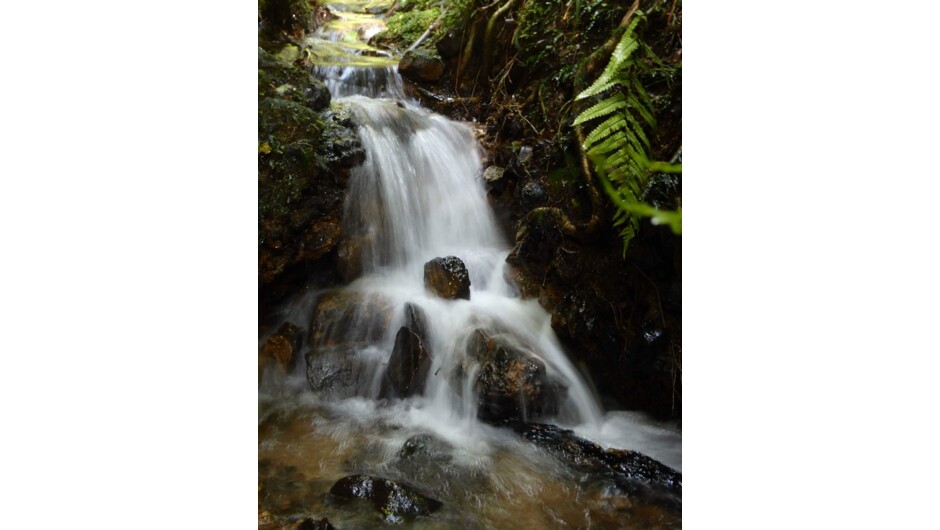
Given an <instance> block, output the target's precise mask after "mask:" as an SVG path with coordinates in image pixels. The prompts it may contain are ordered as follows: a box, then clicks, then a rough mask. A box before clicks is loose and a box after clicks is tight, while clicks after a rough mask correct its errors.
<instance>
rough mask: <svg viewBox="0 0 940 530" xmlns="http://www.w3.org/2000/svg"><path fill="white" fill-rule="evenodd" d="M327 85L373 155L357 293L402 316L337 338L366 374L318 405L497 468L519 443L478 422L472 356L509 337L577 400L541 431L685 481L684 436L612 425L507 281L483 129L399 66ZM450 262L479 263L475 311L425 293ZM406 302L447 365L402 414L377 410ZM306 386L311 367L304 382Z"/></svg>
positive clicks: (364, 314) (472, 269)
mask: <svg viewBox="0 0 940 530" xmlns="http://www.w3.org/2000/svg"><path fill="white" fill-rule="evenodd" d="M324 38H332V37H330V36H329V35H325V36H324ZM315 74H316V75H318V76H320V77H322V78H324V79H325V81H326V82H327V84H328V87H329V89H330V90H331V93H332V95H333V101H334V102H336V103H342V104H345V105H348V106H349V107H351V108H352V110H353V113H354V115H355V121H356V123H357V125H358V132H359V136H360V139H361V141H362V144H363V147H364V149H365V151H366V160H365V162H364V163H363V164H362V166H361V167H359V168H356V169H355V170H354V171H353V173H352V176H351V179H350V183H349V190H348V193H347V199H346V206H345V211H344V232H345V234H346V236H347V237H350V238H358V240H359V241H362V244H363V246H362V249H363V251H362V269H363V275H362V276H361V277H360V278H359V279H357V280H355V281H354V282H352V283H351V284H350V285H348V286H347V287H346V288H344V291H345V292H346V293H355V294H356V295H358V296H362V297H363V298H364V299H368V300H372V301H375V302H376V303H378V304H380V305H382V306H384V307H388V308H390V311H391V316H390V317H389V316H388V315H383V314H381V312H379V313H376V312H375V311H371V312H370V311H365V310H363V311H361V312H357V313H356V314H355V315H354V316H352V317H351V318H352V319H353V322H354V325H353V326H352V328H353V331H352V332H347V331H344V332H342V333H340V332H339V331H337V332H336V333H332V332H331V333H327V334H326V336H325V337H324V340H322V341H321V342H322V343H323V344H321V345H320V346H324V345H325V344H326V343H327V342H330V343H333V342H343V341H346V342H354V343H356V344H357V345H358V346H357V349H356V356H357V364H356V370H357V371H358V373H356V374H355V377H353V379H354V383H351V384H350V385H348V386H347V387H346V388H344V389H341V390H340V391H338V392H333V393H328V394H325V395H323V396H318V397H316V398H315V399H317V400H322V404H324V405H325V406H327V407H329V408H330V409H331V410H333V411H334V412H335V413H337V414H339V415H341V416H344V417H347V418H349V420H350V421H352V422H354V423H357V424H362V423H366V424H368V423H369V422H372V421H379V420H381V421H382V422H384V423H388V422H391V423H394V424H396V425H399V426H400V427H401V428H403V429H404V430H405V431H404V432H422V431H426V432H432V433H434V434H435V435H436V436H438V437H439V438H441V439H443V440H446V441H447V442H449V443H450V444H451V445H452V446H454V447H455V449H456V450H458V452H460V451H462V453H461V454H463V455H465V456H468V455H469V457H470V458H471V459H476V458H482V459H484V460H485V455H486V454H488V453H489V451H490V450H491V446H492V445H493V444H498V443H503V442H504V440H505V435H504V434H499V433H498V432H497V431H498V430H497V429H494V428H492V427H490V426H487V425H485V424H481V423H480V422H479V421H478V420H477V406H476V399H477V396H476V394H475V392H474V388H473V383H474V378H475V375H476V374H477V366H476V362H475V359H473V358H470V357H469V356H468V355H467V352H466V343H467V340H468V338H469V337H470V335H471V334H472V333H473V332H474V330H476V329H480V328H482V329H487V330H498V332H499V333H500V334H501V336H502V337H504V338H506V339H508V340H510V341H511V342H512V343H513V344H514V345H515V346H517V347H518V348H519V349H521V350H524V351H527V352H528V353H529V354H530V355H532V356H533V357H535V358H537V359H539V360H540V361H541V362H542V363H544V365H545V366H546V371H547V373H548V376H549V377H550V378H551V379H552V380H554V381H557V382H560V383H561V385H562V386H563V387H564V388H565V389H566V392H565V393H564V396H563V398H562V399H561V402H560V403H559V409H558V414H557V416H556V417H553V418H539V419H538V421H542V422H546V423H555V424H558V425H562V426H566V427H569V428H574V429H575V430H576V432H577V433H578V434H579V435H580V436H583V437H585V438H588V439H591V440H594V441H596V442H597V443H600V444H601V445H603V446H605V447H618V448H626V449H639V450H642V451H643V452H645V453H646V454H649V455H650V456H652V457H654V458H658V459H660V460H661V461H663V462H664V463H665V464H667V465H669V466H671V467H674V468H676V469H680V470H681V453H680V451H679V449H678V447H679V444H680V443H681V442H680V441H679V436H680V435H678V434H677V433H675V432H674V431H672V430H670V429H661V428H659V427H653V426H651V425H649V424H647V423H646V422H645V420H643V419H642V418H641V417H638V416H631V415H627V414H625V413H609V414H606V415H605V414H604V412H603V411H602V408H601V407H600V405H599V403H598V402H597V399H596V397H595V396H594V395H593V393H592V391H591V390H590V388H589V386H588V385H587V384H586V383H585V381H584V380H583V379H582V377H581V375H580V374H579V372H578V370H577V369H575V367H574V366H573V365H572V363H571V361H570V360H569V359H568V357H567V356H566V354H565V352H564V350H563V348H562V346H561V345H560V343H559V341H558V338H557V337H556V336H555V334H554V332H553V330H552V328H551V318H550V315H549V314H548V312H546V311H545V310H544V309H543V308H542V307H541V306H540V305H539V304H538V303H537V302H536V301H534V300H523V299H521V298H520V297H519V296H518V294H517V290H516V289H515V287H514V286H513V285H512V284H511V283H510V282H509V281H508V280H507V279H506V276H505V274H504V269H505V267H506V263H505V259H506V256H507V254H508V252H509V250H510V245H509V243H508V242H507V241H506V240H505V239H504V238H503V236H502V234H501V232H500V230H499V228H498V226H497V223H496V219H495V217H494V214H493V212H492V210H491V209H490V207H489V205H488V203H487V201H486V192H485V189H484V187H483V181H482V178H481V174H482V167H481V164H482V152H481V148H480V145H479V144H478V142H477V141H476V140H475V138H474V135H473V131H472V129H471V128H470V127H469V126H468V125H466V124H462V123H457V122H454V121H451V120H449V119H447V118H445V117H443V116H440V115H437V114H435V113H432V112H430V111H428V110H426V109H423V108H421V107H420V106H418V105H417V104H416V103H415V102H413V101H411V100H409V99H408V98H407V97H406V96H405V93H404V89H403V83H402V80H401V78H400V76H399V75H398V72H397V68H396V67H395V66H389V67H384V68H383V67H374V68H362V67H355V66H324V67H317V68H316V69H315ZM443 256H457V257H459V258H460V259H461V260H462V261H463V262H464V263H465V264H466V266H467V269H468V271H469V273H470V279H471V287H470V300H444V299H441V298H439V297H437V296H436V295H434V294H432V293H430V292H428V291H427V290H426V289H425V286H424V280H423V270H424V264H425V263H426V262H427V261H429V260H431V259H433V258H435V257H443ZM406 303H411V304H413V305H416V306H418V307H420V308H422V309H423V311H424V315H425V317H426V319H427V332H428V339H429V340H428V342H429V344H428V349H429V351H430V355H431V357H432V359H433V361H432V366H431V369H430V370H429V371H428V376H427V381H426V386H425V391H424V393H423V395H421V396H415V397H412V398H408V399H405V400H400V401H396V402H394V403H390V404H389V403H381V402H377V400H378V398H379V394H380V387H381V379H382V376H383V374H384V370H385V366H386V365H387V363H388V358H389V356H390V355H391V352H392V348H393V344H394V339H395V334H396V333H397V331H398V329H399V327H401V326H402V325H403V323H404V306H405V304H406ZM379 328H384V332H383V333H381V336H379V337H377V338H376V337H370V335H371V330H375V329H379ZM315 346H317V345H315ZM324 349H325V350H328V348H325V347H324ZM342 354H348V353H347V352H346V351H343V352H342ZM301 364H302V363H301ZM303 374H304V367H303V366H300V367H299V369H298V372H297V373H296V374H295V378H296V379H295V383H298V382H299V381H302V380H303V379H302V378H303ZM303 384H304V386H305V381H304V383H303ZM401 436H402V434H401V433H399V434H398V435H396V437H395V440H398V438H401ZM455 454H456V453H455Z"/></svg>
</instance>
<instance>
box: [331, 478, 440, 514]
mask: <svg viewBox="0 0 940 530" xmlns="http://www.w3.org/2000/svg"><path fill="white" fill-rule="evenodd" d="M330 494H332V495H333V496H335V497H337V498H339V499H344V500H353V499H363V500H369V501H371V502H372V505H373V506H374V507H375V509H376V510H377V511H378V512H379V513H381V514H382V519H383V520H385V522H388V523H395V524H401V523H403V522H405V521H409V520H413V519H414V518H415V517H418V516H421V515H430V514H431V513H432V512H435V511H437V510H438V509H440V507H441V506H443V503H441V501H438V500H436V499H432V498H431V497H427V496H425V495H423V494H421V493H419V492H418V491H417V490H416V489H414V488H413V487H411V486H408V485H406V484H400V483H398V482H395V481H392V480H388V479H384V478H381V477H371V476H368V475H352V476H348V477H344V478H341V479H340V480H338V481H337V482H336V484H333V487H332V488H330Z"/></svg>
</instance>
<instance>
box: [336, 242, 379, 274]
mask: <svg viewBox="0 0 940 530" xmlns="http://www.w3.org/2000/svg"><path fill="white" fill-rule="evenodd" d="M373 241H374V238H373V237H371V236H353V237H347V238H345V239H343V240H342V241H340V242H339V245H338V246H337V247H336V268H337V269H339V273H340V275H341V276H342V277H343V281H345V282H346V283H349V282H351V281H353V280H355V279H356V278H358V277H360V276H362V272H363V262H362V260H363V252H364V251H365V248H366V247H367V246H369V245H371V244H372V242H373Z"/></svg>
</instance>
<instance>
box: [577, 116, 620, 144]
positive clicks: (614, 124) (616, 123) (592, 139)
mask: <svg viewBox="0 0 940 530" xmlns="http://www.w3.org/2000/svg"><path fill="white" fill-rule="evenodd" d="M626 126H627V121H626V120H625V119H623V115H622V114H620V113H617V114H614V115H613V116H611V117H610V118H607V119H606V120H604V121H603V123H601V124H600V125H598V126H597V127H595V128H594V130H593V131H591V134H589V135H588V136H587V138H585V139H584V147H585V148H586V149H589V148H590V147H591V146H592V145H594V144H595V143H597V142H598V141H599V140H602V139H604V138H606V137H607V136H610V135H611V134H613V133H614V132H616V131H618V130H620V129H623V128H624V127H626Z"/></svg>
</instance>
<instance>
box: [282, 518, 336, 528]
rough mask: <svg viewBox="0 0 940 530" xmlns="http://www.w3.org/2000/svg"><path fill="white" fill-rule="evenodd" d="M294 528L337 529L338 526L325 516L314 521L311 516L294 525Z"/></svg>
mask: <svg viewBox="0 0 940 530" xmlns="http://www.w3.org/2000/svg"><path fill="white" fill-rule="evenodd" d="M292 530H336V527H335V526H333V525H331V524H330V520H329V519H327V518H326V517H324V518H323V519H320V520H319V521H314V520H313V519H311V518H309V517H308V518H307V519H304V520H303V521H301V522H300V523H298V524H297V525H295V526H293V527H292Z"/></svg>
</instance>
